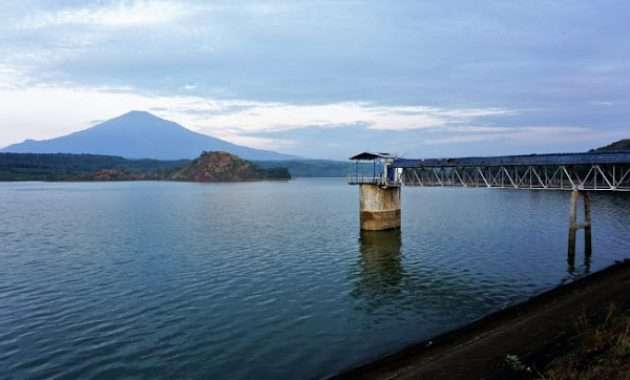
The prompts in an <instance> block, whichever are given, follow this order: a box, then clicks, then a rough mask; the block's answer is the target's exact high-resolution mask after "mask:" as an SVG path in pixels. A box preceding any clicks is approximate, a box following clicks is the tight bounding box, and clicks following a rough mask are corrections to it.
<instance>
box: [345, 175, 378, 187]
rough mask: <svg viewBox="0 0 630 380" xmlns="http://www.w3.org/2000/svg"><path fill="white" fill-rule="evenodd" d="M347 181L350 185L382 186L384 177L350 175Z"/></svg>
mask: <svg viewBox="0 0 630 380" xmlns="http://www.w3.org/2000/svg"><path fill="white" fill-rule="evenodd" d="M346 180H347V181H348V183H349V184H350V185H361V184H371V185H380V184H383V177H381V176H364V175H349V176H347V177H346Z"/></svg>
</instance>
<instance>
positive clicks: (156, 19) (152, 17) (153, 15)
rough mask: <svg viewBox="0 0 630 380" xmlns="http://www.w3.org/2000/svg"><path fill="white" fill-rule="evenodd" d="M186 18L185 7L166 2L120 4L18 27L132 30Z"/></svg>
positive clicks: (37, 18)
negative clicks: (87, 26)
mask: <svg viewBox="0 0 630 380" xmlns="http://www.w3.org/2000/svg"><path fill="white" fill-rule="evenodd" d="M185 14H186V10H185V8H184V7H183V6H181V5H180V4H178V3H176V2H167V1H118V2H114V3H111V4H108V5H105V6H93V7H83V8H67V9H62V10H57V11H52V12H39V13H36V14H34V15H31V16H28V17H26V18H24V19H22V20H21V22H19V23H18V28H21V29H42V28H49V27H56V26H65V25H89V26H105V27H132V26H145V25H155V24H162V23H167V22H171V21H174V20H176V19H177V18H179V17H181V16H183V15H185Z"/></svg>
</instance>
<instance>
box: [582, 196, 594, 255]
mask: <svg viewBox="0 0 630 380" xmlns="http://www.w3.org/2000/svg"><path fill="white" fill-rule="evenodd" d="M582 200H583V201H584V255H585V256H586V257H590V256H591V253H593V246H592V240H591V199H590V197H589V195H588V192H586V191H583V192H582Z"/></svg>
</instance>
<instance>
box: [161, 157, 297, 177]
mask: <svg viewBox="0 0 630 380" xmlns="http://www.w3.org/2000/svg"><path fill="white" fill-rule="evenodd" d="M166 179H169V180H173V181H189V182H243V181H260V180H288V179H291V175H290V174H289V170H288V169H286V168H269V169H262V168H259V167H258V166H256V165H255V164H253V163H252V162H250V161H246V160H243V159H240V158H239V157H237V156H235V155H233V154H230V153H226V152H203V153H202V154H201V156H199V158H197V159H195V160H193V161H192V162H191V163H189V164H187V165H185V166H184V167H182V168H180V169H177V170H175V171H174V172H173V173H169V174H168V176H167V178H166Z"/></svg>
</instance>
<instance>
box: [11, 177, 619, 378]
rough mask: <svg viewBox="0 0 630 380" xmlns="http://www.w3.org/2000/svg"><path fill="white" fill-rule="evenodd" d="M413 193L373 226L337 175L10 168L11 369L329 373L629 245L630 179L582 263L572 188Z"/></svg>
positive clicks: (614, 256) (604, 207) (605, 212)
mask: <svg viewBox="0 0 630 380" xmlns="http://www.w3.org/2000/svg"><path fill="white" fill-rule="evenodd" d="M402 201H403V228H402V231H401V232H399V233H395V232H394V233H371V234H364V235H363V236H362V235H361V234H360V233H359V230H358V189H357V188H356V187H351V186H348V185H346V184H345V183H344V182H343V180H341V179H309V180H307V179H298V180H294V181H290V182H287V183H272V182H260V183H243V184H191V183H166V182H136V183H130V182H127V183H3V184H0V378H9V379H13V378H15V379H21V378H24V379H27V378H28V379H44V378H46V379H52V378H59V379H76V378H82V379H97V378H101V379H111V378H145V379H154V378H163V379H172V378H191V379H254V378H255V379H302V378H306V379H309V378H322V377H326V376H328V375H331V374H334V373H336V372H337V371H339V370H342V369H344V368H347V367H349V366H354V365H357V364H360V363H364V362H366V361H368V360H370V359H374V358H377V357H379V356H381V355H383V354H386V353H390V352H393V351H396V350H398V349H400V348H402V347H404V346H406V345H408V344H410V343H413V342H415V341H418V340H421V339H424V338H428V337H430V336H432V335H435V334H438V333H441V332H444V331H446V330H448V329H451V328H454V327H457V326H460V325H462V324H464V323H467V322H470V321H473V320H475V319H477V318H479V317H481V316H483V315H484V314H487V313H489V312H491V311H494V310H497V309H500V308H502V307H505V306H506V305H509V304H511V303H514V302H516V301H519V300H523V299H525V298H527V297H529V296H531V295H533V294H536V293H537V292H540V291H542V290H544V289H547V288H550V287H553V286H555V285H557V284H559V283H561V282H562V281H566V280H567V279H570V278H572V277H573V276H578V275H581V274H583V273H585V272H586V271H588V270H589V269H590V270H592V271H594V270H598V269H601V268H603V267H605V266H608V265H610V264H612V263H613V262H614V261H615V260H618V259H621V258H624V257H628V256H630V251H629V248H630V223H628V221H630V195H624V194H614V195H612V194H595V195H593V196H592V204H593V256H592V260H591V262H590V263H589V264H588V265H585V264H584V262H583V256H582V255H581V254H580V252H581V251H580V249H581V245H579V246H578V255H577V257H576V262H575V267H574V268H571V267H570V265H569V264H568V263H567V257H566V249H567V242H566V240H567V226H568V207H569V193H564V192H527V191H509V190H486V189H456V188H444V189H436V188H434V189H430V188H404V189H403V200H402ZM581 236H582V234H581V233H580V234H579V237H581ZM580 242H581V241H580Z"/></svg>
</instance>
